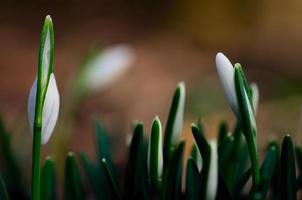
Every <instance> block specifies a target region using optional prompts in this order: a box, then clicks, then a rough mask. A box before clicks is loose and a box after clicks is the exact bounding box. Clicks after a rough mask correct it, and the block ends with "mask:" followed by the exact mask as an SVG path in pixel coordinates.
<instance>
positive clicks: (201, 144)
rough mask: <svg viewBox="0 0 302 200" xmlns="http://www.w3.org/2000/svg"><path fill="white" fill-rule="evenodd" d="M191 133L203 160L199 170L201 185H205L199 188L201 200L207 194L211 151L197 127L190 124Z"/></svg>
mask: <svg viewBox="0 0 302 200" xmlns="http://www.w3.org/2000/svg"><path fill="white" fill-rule="evenodd" d="M191 128H192V133H193V136H194V138H195V142H196V144H197V146H198V149H199V151H200V154H201V157H202V160H203V167H202V170H201V184H205V185H202V186H201V196H202V198H201V199H205V197H206V193H207V182H208V177H209V169H210V155H211V149H210V145H209V144H208V142H207V140H206V139H205V137H204V135H203V133H202V132H201V130H200V129H199V128H198V126H197V125H195V124H192V127H191Z"/></svg>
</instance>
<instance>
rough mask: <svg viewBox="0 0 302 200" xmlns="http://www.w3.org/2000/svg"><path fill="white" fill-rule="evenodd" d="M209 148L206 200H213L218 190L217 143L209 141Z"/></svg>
mask: <svg viewBox="0 0 302 200" xmlns="http://www.w3.org/2000/svg"><path fill="white" fill-rule="evenodd" d="M209 145H210V148H211V155H210V156H211V157H210V167H209V175H208V183H207V193H206V199H208V200H214V199H215V198H216V193H217V188H218V154H217V142H216V141H214V140H210V141H209Z"/></svg>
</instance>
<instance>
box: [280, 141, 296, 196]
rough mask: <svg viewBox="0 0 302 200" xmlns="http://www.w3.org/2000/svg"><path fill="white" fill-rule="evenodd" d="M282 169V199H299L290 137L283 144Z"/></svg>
mask: <svg viewBox="0 0 302 200" xmlns="http://www.w3.org/2000/svg"><path fill="white" fill-rule="evenodd" d="M280 167H281V171H280V176H281V184H282V187H280V188H281V199H288V200H290V199H297V194H296V193H297V191H296V167H295V155H294V145H293V142H292V140H291V137H290V136H289V135H287V136H285V138H284V140H283V143H282V150H281V160H280Z"/></svg>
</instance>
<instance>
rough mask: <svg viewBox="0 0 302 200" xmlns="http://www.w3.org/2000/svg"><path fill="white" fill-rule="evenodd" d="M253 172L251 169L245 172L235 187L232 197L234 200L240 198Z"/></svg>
mask: <svg viewBox="0 0 302 200" xmlns="http://www.w3.org/2000/svg"><path fill="white" fill-rule="evenodd" d="M251 171H252V170H251V168H249V169H248V170H247V171H245V172H244V173H243V174H242V175H241V177H240V178H239V179H238V181H237V182H236V184H235V185H234V187H233V191H232V196H233V197H234V199H238V198H239V197H240V195H241V191H242V189H243V187H244V186H245V185H246V183H247V181H248V180H249V178H250V176H251Z"/></svg>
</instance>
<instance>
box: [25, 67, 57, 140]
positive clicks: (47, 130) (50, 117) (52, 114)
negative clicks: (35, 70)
mask: <svg viewBox="0 0 302 200" xmlns="http://www.w3.org/2000/svg"><path fill="white" fill-rule="evenodd" d="M36 91H37V78H36V80H35V81H34V83H33V86H32V88H31V90H30V93H29V98H28V119H29V125H30V128H31V133H33V126H34V118H35V106H36ZM59 106H60V97H59V92H58V88H57V83H56V79H55V76H54V74H53V73H52V74H51V75H50V78H49V83H48V88H47V91H46V96H45V101H44V105H43V111H42V133H41V134H42V138H41V139H42V144H46V143H47V142H48V140H49V138H50V136H51V133H52V131H53V129H54V127H55V125H56V122H57V119H58V114H59Z"/></svg>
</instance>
